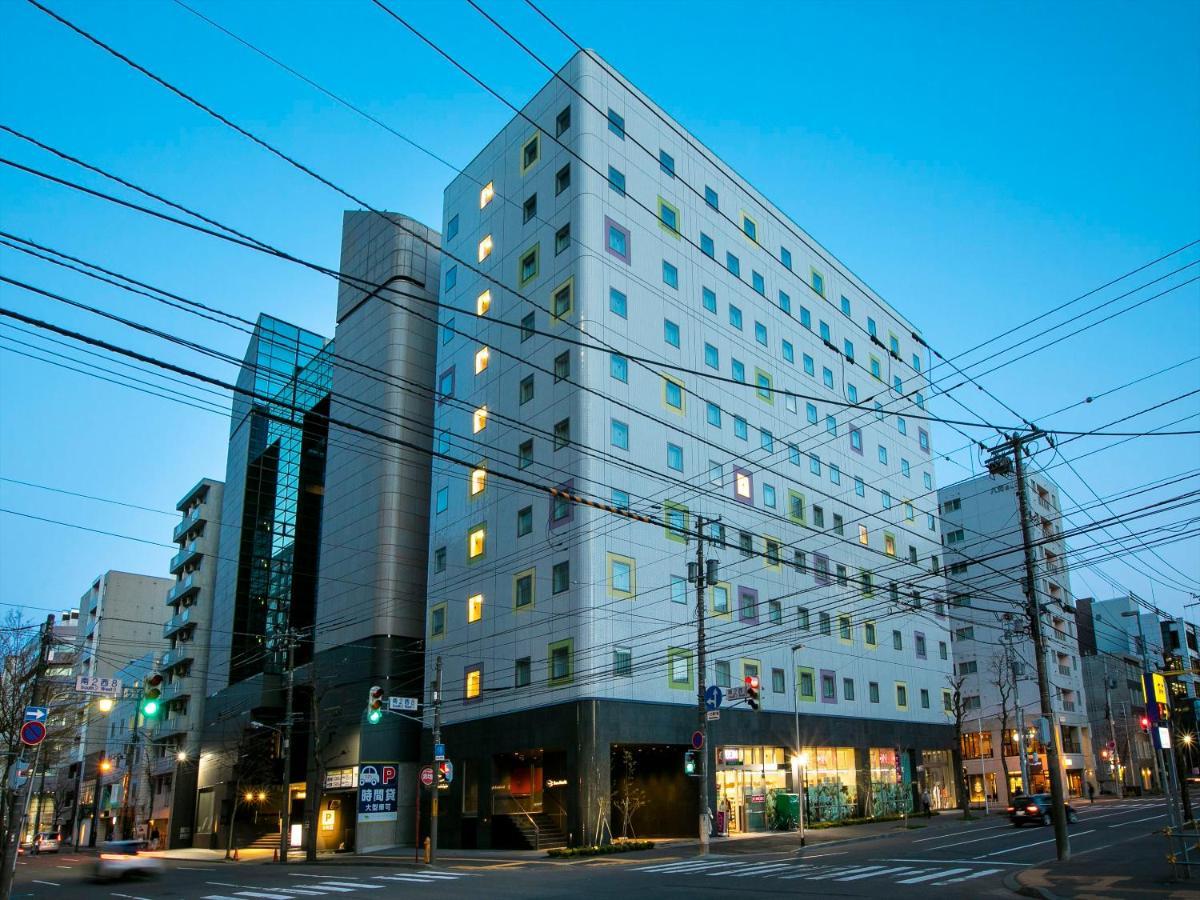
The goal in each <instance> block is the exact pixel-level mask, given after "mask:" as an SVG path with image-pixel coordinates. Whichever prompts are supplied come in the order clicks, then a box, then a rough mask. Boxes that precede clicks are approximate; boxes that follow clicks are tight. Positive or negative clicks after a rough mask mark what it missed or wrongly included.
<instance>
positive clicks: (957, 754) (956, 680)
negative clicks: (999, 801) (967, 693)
mask: <svg viewBox="0 0 1200 900" xmlns="http://www.w3.org/2000/svg"><path fill="white" fill-rule="evenodd" d="M946 680H947V681H948V682H949V683H950V692H951V712H953V714H954V746H953V747H952V748H951V749H950V759H951V764H952V765H953V766H954V792H955V793H956V794H957V795H958V808H959V809H961V810H962V814H963V818H964V819H970V818H971V805H970V796H969V794H968V792H967V778H966V774H965V773H964V772H963V750H962V743H963V722H964V721H965V720H966V717H967V708H966V698H964V697H963V685H965V684H966V683H967V676H966V675H960V674H955V675H949V676H947V678H946Z"/></svg>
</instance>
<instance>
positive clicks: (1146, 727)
mask: <svg viewBox="0 0 1200 900" xmlns="http://www.w3.org/2000/svg"><path fill="white" fill-rule="evenodd" d="M1142 731H1144V732H1146V734H1149V733H1150V717H1149V716H1142Z"/></svg>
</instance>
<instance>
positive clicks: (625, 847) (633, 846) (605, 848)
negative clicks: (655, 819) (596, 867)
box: [546, 841, 654, 859]
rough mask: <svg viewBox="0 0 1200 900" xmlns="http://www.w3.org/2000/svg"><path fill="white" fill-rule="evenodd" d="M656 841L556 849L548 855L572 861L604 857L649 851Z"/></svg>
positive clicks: (620, 842) (623, 842) (617, 842)
mask: <svg viewBox="0 0 1200 900" xmlns="http://www.w3.org/2000/svg"><path fill="white" fill-rule="evenodd" d="M653 846H654V841H615V842H614V843H611V844H602V845H600V846H598V847H555V848H554V849H553V850H547V851H546V855H547V856H552V857H554V858H555V859H570V858H571V857H573V856H603V855H605V854H607V853H629V852H631V851H633V850H649V849H651V848H652V847H653Z"/></svg>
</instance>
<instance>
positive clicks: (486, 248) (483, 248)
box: [479, 234, 492, 262]
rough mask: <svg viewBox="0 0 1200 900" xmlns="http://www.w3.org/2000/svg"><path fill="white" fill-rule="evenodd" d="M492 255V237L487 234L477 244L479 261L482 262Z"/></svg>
mask: <svg viewBox="0 0 1200 900" xmlns="http://www.w3.org/2000/svg"><path fill="white" fill-rule="evenodd" d="M491 255H492V236H491V235H490V234H489V235H487V237H485V238H484V239H483V240H482V241H480V242H479V261H480V262H483V261H484V260H485V259H487V258H488V257H489V256H491Z"/></svg>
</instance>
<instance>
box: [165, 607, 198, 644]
mask: <svg viewBox="0 0 1200 900" xmlns="http://www.w3.org/2000/svg"><path fill="white" fill-rule="evenodd" d="M193 610H195V607H194V606H189V607H188V608H187V609H185V610H184V611H183V612H178V613H175V615H173V616H171V618H169V619H167V624H166V625H164V626H163V637H165V638H169V637H170V636H171V635H173V634H175V632H177V631H181V630H182V629H184V628H187V627H188V626H189V625H194V624H195V623H194V622H193V621H192V612H193Z"/></svg>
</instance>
